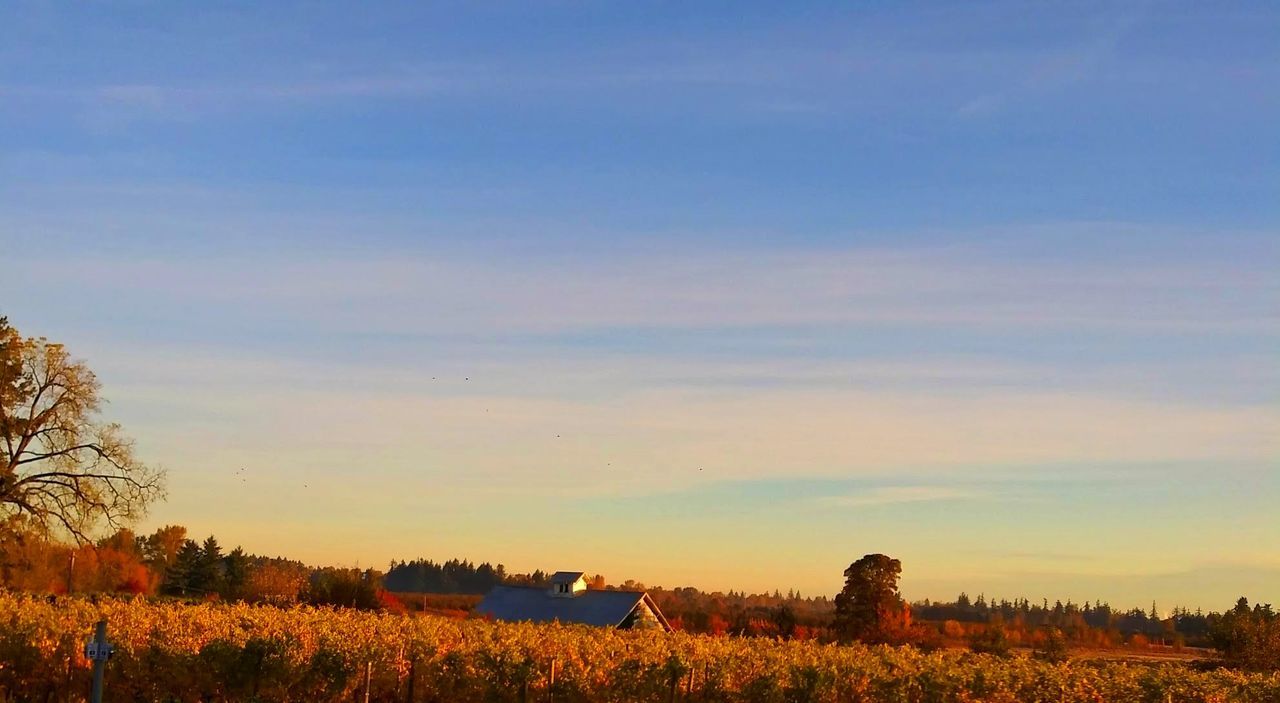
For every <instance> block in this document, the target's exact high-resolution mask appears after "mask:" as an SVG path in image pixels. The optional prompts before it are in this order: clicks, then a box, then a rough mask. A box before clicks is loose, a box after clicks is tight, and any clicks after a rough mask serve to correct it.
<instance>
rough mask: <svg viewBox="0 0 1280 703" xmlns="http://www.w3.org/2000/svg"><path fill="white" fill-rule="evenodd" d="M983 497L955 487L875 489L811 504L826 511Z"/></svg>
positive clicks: (815, 501) (969, 489)
mask: <svg viewBox="0 0 1280 703" xmlns="http://www.w3.org/2000/svg"><path fill="white" fill-rule="evenodd" d="M984 497H987V496H986V494H984V493H982V492H979V491H976V490H974V489H971V488H958V487H955V486H879V487H875V488H869V489H867V490H865V491H860V492H857V493H850V494H846V495H840V496H822V497H820V498H817V499H816V500H814V503H816V504H818V505H821V506H823V507H828V508H865V507H875V506H881V505H897V504H899V503H936V502H940V501H959V500H977V499H980V498H984Z"/></svg>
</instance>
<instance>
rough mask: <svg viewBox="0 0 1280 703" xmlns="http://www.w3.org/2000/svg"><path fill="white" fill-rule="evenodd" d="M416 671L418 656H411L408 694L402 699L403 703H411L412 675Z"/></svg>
mask: <svg viewBox="0 0 1280 703" xmlns="http://www.w3.org/2000/svg"><path fill="white" fill-rule="evenodd" d="M417 669H418V655H416V654H415V655H413V658H412V659H410V660H409V693H408V695H406V696H405V697H404V703H413V675H414V674H415V673H416V672H417Z"/></svg>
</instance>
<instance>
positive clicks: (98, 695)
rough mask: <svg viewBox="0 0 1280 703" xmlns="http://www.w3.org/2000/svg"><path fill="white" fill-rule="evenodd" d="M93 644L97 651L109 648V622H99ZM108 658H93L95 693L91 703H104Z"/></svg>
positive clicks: (94, 632)
mask: <svg viewBox="0 0 1280 703" xmlns="http://www.w3.org/2000/svg"><path fill="white" fill-rule="evenodd" d="M93 643H94V644H95V645H96V647H97V651H99V652H103V651H106V648H107V621H106V620H99V621H98V624H97V626H95V627H94V629H93ZM106 668H107V658H106V657H105V656H100V655H99V656H95V657H94V658H93V691H92V692H91V693H90V697H89V700H90V702H91V703H102V677H103V674H105V673H106V671H105V670H106Z"/></svg>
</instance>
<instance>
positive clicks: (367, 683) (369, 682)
mask: <svg viewBox="0 0 1280 703" xmlns="http://www.w3.org/2000/svg"><path fill="white" fill-rule="evenodd" d="M371 686H373V662H365V663H364V703H369V688H370V687H371Z"/></svg>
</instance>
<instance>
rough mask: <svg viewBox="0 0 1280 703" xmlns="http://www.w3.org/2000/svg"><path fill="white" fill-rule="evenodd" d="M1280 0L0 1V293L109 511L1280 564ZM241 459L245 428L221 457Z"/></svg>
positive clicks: (1260, 586) (426, 548)
mask: <svg viewBox="0 0 1280 703" xmlns="http://www.w3.org/2000/svg"><path fill="white" fill-rule="evenodd" d="M1277 36H1280V7H1277V6H1276V5H1275V4H1274V3H1267V2H1254V3H1251V2H1240V3H1230V4H1222V3H1179V2H1145V3H1116V4H1112V3H1094V2H1080V3H1057V2H1054V3H1049V2H1046V3H1024V2H995V3H963V4H961V3H829V4H828V3H749V2H733V3H721V2H709V3H696V4H690V3H579V2H555V3H448V2H444V3H432V4H429V5H428V4H426V3H403V4H401V3H377V4H373V3H349V4H344V3H323V4H320V3H292V2H277V3H222V4H218V5H201V6H199V7H195V6H191V5H182V4H174V3H150V2H104V3H94V4H91V5H84V4H76V3H58V2H52V3H50V2H31V3H28V2H9V3H4V4H2V5H0V252H3V253H0V315H7V316H8V317H9V318H10V321H11V322H12V323H13V324H14V325H15V326H16V327H17V328H18V329H19V330H21V331H22V332H23V333H25V334H28V335H41V336H47V337H49V338H50V339H53V340H57V341H60V342H64V343H65V344H67V345H68V347H69V349H70V350H71V351H72V353H73V354H74V355H76V356H77V357H79V358H82V359H84V360H85V361H86V362H87V363H88V364H89V365H90V366H91V367H92V368H93V369H94V370H95V372H96V373H97V374H98V377H99V379H100V380H101V382H102V384H103V395H104V396H105V397H106V398H107V399H109V401H110V404H109V405H108V406H107V408H106V411H105V414H104V416H105V417H106V418H108V419H111V420H114V421H118V422H120V423H122V424H123V425H124V426H125V428H126V430H127V432H128V433H129V434H130V435H131V436H133V437H134V438H135V439H136V441H137V448H138V452H139V453H140V454H141V456H142V457H143V458H144V459H145V460H146V461H147V462H149V463H150V464H153V465H156V466H162V467H164V468H165V469H167V471H168V486H169V488H168V498H167V500H166V501H165V502H163V503H160V504H157V505H155V506H153V508H152V510H151V511H150V514H149V516H148V517H147V518H146V519H145V520H144V521H143V523H142V524H140V525H139V527H138V529H139V530H140V531H148V530H151V529H155V528H156V527H158V526H160V525H164V524H168V523H179V524H183V525H186V526H187V527H188V528H189V529H190V531H191V534H192V535H193V536H196V537H202V536H204V535H207V534H210V533H212V534H216V535H217V537H218V538H219V540H220V541H221V542H222V543H223V544H224V545H225V546H228V547H229V546H232V545H237V544H239V545H243V546H244V548H245V549H246V550H248V551H251V552H256V553H262V554H272V555H274V554H281V555H287V556H290V557H293V558H298V559H303V560H306V561H308V562H311V563H317V564H341V565H359V566H362V567H363V566H373V567H376V568H385V567H386V565H387V564H388V563H389V562H390V561H391V560H392V559H411V558H414V557H419V556H422V557H429V558H434V559H437V560H442V559H447V558H450V557H454V556H460V557H466V558H469V559H473V560H475V561H491V562H494V563H498V562H501V563H504V564H505V565H506V566H507V567H508V569H509V570H512V571H525V570H533V569H536V568H543V569H574V570H585V571H588V572H592V573H594V572H600V573H603V574H605V575H606V577H608V578H609V579H610V580H611V581H613V582H620V581H622V580H625V579H635V580H637V581H641V582H643V583H646V584H648V585H665V586H676V585H694V586H699V587H702V588H705V589H725V590H727V589H730V588H733V589H737V590H748V591H758V590H766V589H767V590H773V589H775V588H776V589H781V590H783V591H785V590H787V589H791V588H795V589H799V590H800V592H801V593H802V594H805V595H817V594H826V595H831V594H834V593H835V592H836V591H838V590H839V587H840V585H841V583H842V572H843V570H844V568H845V567H847V566H848V565H849V564H850V563H851V562H852V561H854V560H856V559H857V558H859V557H861V556H862V555H863V554H867V553H873V552H882V553H886V554H890V555H892V556H894V557H896V558H899V559H901V560H902V563H903V578H902V589H903V593H904V595H905V596H906V597H908V598H911V599H919V598H926V597H927V598H932V599H951V598H953V597H954V596H955V595H956V594H957V593H959V592H960V591H966V592H968V593H969V594H970V595H975V594H978V593H985V594H986V595H987V597H988V598H990V597H993V596H994V597H1009V598H1012V597H1021V596H1026V597H1029V598H1032V599H1039V598H1041V597H1047V598H1049V599H1050V600H1053V599H1056V598H1061V599H1063V600H1066V599H1068V598H1071V599H1074V600H1076V601H1077V602H1079V601H1081V600H1084V599H1089V600H1093V599H1101V600H1107V601H1110V602H1112V603H1113V604H1114V605H1116V606H1119V607H1130V606H1142V607H1144V608H1146V607H1148V605H1149V604H1150V602H1151V601H1152V600H1155V601H1156V602H1157V603H1158V604H1159V607H1160V609H1161V610H1165V611H1167V609H1168V608H1170V607H1172V606H1175V605H1179V606H1186V607H1191V608H1195V607H1204V608H1206V609H1223V608H1225V607H1228V606H1230V605H1231V604H1232V603H1233V602H1234V599H1235V598H1236V597H1237V596H1239V595H1247V596H1249V597H1250V599H1251V600H1260V601H1264V602H1265V601H1272V602H1280V590H1277V589H1278V588H1280V512H1278V511H1277V510H1276V509H1275V506H1276V505H1277V504H1280V406H1278V404H1277V401H1278V400H1280V355H1278V354H1277V352H1280V344H1278V342H1280V324H1278V323H1280V277H1278V276H1277V273H1278V272H1280V129H1277V128H1276V125H1278V124H1280V42H1277V41H1276V37H1277ZM242 470H243V471H242Z"/></svg>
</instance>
